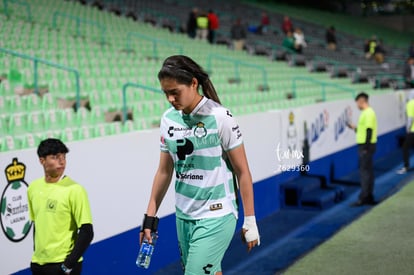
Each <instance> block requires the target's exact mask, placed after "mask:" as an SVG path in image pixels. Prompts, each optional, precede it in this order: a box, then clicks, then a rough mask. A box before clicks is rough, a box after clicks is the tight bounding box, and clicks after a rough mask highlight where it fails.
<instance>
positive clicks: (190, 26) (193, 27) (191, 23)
mask: <svg viewBox="0 0 414 275" xmlns="http://www.w3.org/2000/svg"><path fill="white" fill-rule="evenodd" d="M197 12H198V11H197V9H196V8H194V9H193V10H192V11H191V12H190V15H189V16H188V20H187V34H188V37H190V38H195V37H196V32H197Z"/></svg>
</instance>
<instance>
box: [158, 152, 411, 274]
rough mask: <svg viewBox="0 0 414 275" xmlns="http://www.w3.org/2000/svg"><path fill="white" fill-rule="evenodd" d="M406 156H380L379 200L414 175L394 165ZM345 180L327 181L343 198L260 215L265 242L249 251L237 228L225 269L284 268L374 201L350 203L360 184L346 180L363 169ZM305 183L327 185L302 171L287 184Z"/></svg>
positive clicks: (171, 270)
mask: <svg viewBox="0 0 414 275" xmlns="http://www.w3.org/2000/svg"><path fill="white" fill-rule="evenodd" d="M401 158H402V155H401V151H400V150H396V151H393V152H391V153H389V154H388V155H386V156H384V157H382V158H380V159H378V160H377V161H375V164H374V170H375V175H376V180H375V197H376V199H377V200H378V201H379V203H380V202H381V201H383V200H385V199H386V198H387V197H389V196H391V195H392V194H394V193H395V192H397V191H398V190H399V189H400V188H401V187H402V186H403V185H405V184H406V183H408V182H409V181H412V180H413V178H414V174H413V173H412V172H409V173H408V174H406V175H396V173H395V171H396V170H397V169H398V168H400V166H401ZM411 161H412V162H414V156H413V157H411ZM342 180H343V181H344V182H345V184H343V183H341V184H338V183H334V182H330V183H329V185H328V187H329V186H330V187H337V186H339V188H341V189H343V200H342V201H341V202H338V203H336V204H331V205H330V207H322V208H320V207H301V206H300V204H299V205H298V206H297V207H292V206H288V207H284V208H281V210H279V211H277V212H275V213H273V214H271V215H269V216H268V217H266V218H264V219H261V220H260V221H259V222H258V226H259V229H260V234H261V246H260V247H259V248H256V249H254V250H253V251H252V252H250V253H248V252H247V251H246V248H245V246H244V244H243V243H242V242H241V240H240V231H238V232H237V233H236V234H235V236H234V237H233V240H232V242H231V244H230V248H229V249H228V251H227V253H226V255H225V257H224V260H223V262H222V268H223V272H224V274H228V275H232V274H243V275H249V274H254V275H259V274H260V275H261V274H263V275H265V274H282V273H281V272H283V270H285V269H286V268H287V267H289V266H290V265H291V264H292V263H293V262H295V261H296V260H297V259H299V258H300V257H301V256H302V255H304V254H306V253H308V252H309V251H311V250H312V249H313V248H315V247H316V246H317V245H319V244H320V243H322V242H324V241H325V240H327V239H329V238H330V237H331V236H332V235H334V234H335V233H336V232H337V231H338V230H339V229H341V228H342V227H344V226H345V225H347V224H349V223H351V222H353V221H354V220H355V219H357V218H358V217H360V216H361V215H363V214H364V213H366V212H367V211H369V210H370V209H371V208H372V207H373V206H362V207H351V206H350V204H351V203H352V202H354V201H356V200H357V197H358V193H359V187H358V186H356V185H353V184H346V182H347V181H350V180H353V181H355V182H357V181H358V180H359V178H358V171H352V172H351V173H349V175H347V176H346V177H343V178H342ZM300 183H302V184H304V185H306V187H305V188H302V190H301V191H304V193H303V194H302V197H303V196H305V195H306V194H310V193H312V192H315V190H317V191H318V190H322V189H321V188H320V184H321V181H320V180H319V179H318V178H310V177H299V178H298V179H296V180H295V181H291V182H288V183H286V185H288V186H290V185H292V186H297V185H299V184H300ZM285 187H286V186H285ZM282 188H283V187H282ZM337 188H338V187H337ZM309 190H311V191H310V192H309ZM312 190H313V191H312ZM305 198H306V196H305ZM285 200H286V199H285ZM239 228H240V226H239ZM156 274H157V275H164V274H168V275H174V274H177V275H178V274H182V271H181V265H180V263H179V262H176V263H174V264H171V265H169V266H167V267H165V268H164V269H162V270H159V271H158V272H157V273H156Z"/></svg>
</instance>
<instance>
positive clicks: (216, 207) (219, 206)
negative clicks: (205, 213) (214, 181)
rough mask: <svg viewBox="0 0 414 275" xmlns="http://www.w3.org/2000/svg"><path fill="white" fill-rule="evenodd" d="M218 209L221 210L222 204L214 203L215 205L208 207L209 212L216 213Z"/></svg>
mask: <svg viewBox="0 0 414 275" xmlns="http://www.w3.org/2000/svg"><path fill="white" fill-rule="evenodd" d="M220 209H223V204H222V203H215V204H212V205H210V211H216V210H220Z"/></svg>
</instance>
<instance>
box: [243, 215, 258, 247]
mask: <svg viewBox="0 0 414 275" xmlns="http://www.w3.org/2000/svg"><path fill="white" fill-rule="evenodd" d="M242 240H243V241H244V242H245V243H246V244H247V251H248V252H250V250H252V249H253V247H255V246H256V245H257V246H259V245H260V235H259V230H258V229H257V224H256V217H255V216H247V217H244V223H243V229H242Z"/></svg>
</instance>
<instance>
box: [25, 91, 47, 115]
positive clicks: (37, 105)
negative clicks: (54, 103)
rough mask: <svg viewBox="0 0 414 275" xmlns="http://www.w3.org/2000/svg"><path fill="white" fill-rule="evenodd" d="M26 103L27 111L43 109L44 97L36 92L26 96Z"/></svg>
mask: <svg viewBox="0 0 414 275" xmlns="http://www.w3.org/2000/svg"><path fill="white" fill-rule="evenodd" d="M23 99H24V105H25V108H26V110H27V111H38V110H42V99H41V98H40V97H39V96H38V95H36V94H30V95H27V96H24V98H23Z"/></svg>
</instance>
